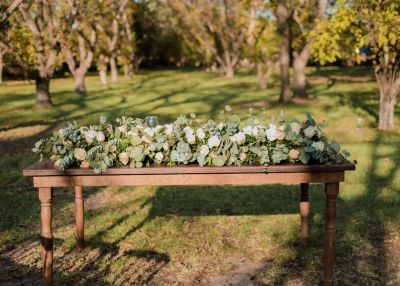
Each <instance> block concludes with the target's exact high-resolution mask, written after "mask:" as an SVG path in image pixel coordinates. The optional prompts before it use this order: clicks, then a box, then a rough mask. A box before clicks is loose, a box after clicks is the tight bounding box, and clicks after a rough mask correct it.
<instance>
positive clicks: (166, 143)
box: [162, 142, 169, 151]
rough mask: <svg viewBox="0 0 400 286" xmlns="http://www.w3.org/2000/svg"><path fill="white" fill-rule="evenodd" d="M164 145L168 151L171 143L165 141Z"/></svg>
mask: <svg viewBox="0 0 400 286" xmlns="http://www.w3.org/2000/svg"><path fill="white" fill-rule="evenodd" d="M162 147H163V149H164V150H165V151H167V150H168V149H169V144H168V142H164V143H163V145H162Z"/></svg>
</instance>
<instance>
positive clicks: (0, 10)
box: [0, 0, 22, 84]
mask: <svg viewBox="0 0 400 286" xmlns="http://www.w3.org/2000/svg"><path fill="white" fill-rule="evenodd" d="M8 2H10V1H4V2H2V3H0V84H2V83H3V70H4V56H5V54H6V52H7V51H11V49H10V45H9V42H10V31H11V24H10V22H9V21H8V20H9V17H10V16H11V15H12V14H13V13H14V12H15V10H17V9H18V7H19V5H20V4H21V3H22V0H13V1H11V2H10V3H8ZM7 4H8V5H7Z"/></svg>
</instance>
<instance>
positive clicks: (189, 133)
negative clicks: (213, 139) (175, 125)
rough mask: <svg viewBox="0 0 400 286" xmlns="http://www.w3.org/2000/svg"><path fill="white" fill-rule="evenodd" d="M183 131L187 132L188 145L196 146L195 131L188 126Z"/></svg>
mask: <svg viewBox="0 0 400 286" xmlns="http://www.w3.org/2000/svg"><path fill="white" fill-rule="evenodd" d="M183 131H184V132H185V137H186V140H187V142H188V143H190V144H194V143H195V142H196V136H194V130H193V129H192V128H190V127H189V126H186V127H185V128H184V129H183Z"/></svg>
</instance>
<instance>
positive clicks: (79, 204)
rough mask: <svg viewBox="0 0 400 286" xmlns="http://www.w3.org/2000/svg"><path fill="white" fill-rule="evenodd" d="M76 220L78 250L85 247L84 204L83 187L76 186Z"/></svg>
mask: <svg viewBox="0 0 400 286" xmlns="http://www.w3.org/2000/svg"><path fill="white" fill-rule="evenodd" d="M75 222H76V242H77V248H78V250H83V249H84V248H85V234H84V224H85V221H84V206H83V187H82V186H76V187H75Z"/></svg>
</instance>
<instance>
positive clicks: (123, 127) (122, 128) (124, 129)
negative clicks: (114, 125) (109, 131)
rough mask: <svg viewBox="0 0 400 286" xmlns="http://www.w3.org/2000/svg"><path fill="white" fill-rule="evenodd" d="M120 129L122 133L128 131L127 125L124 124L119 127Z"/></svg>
mask: <svg viewBox="0 0 400 286" xmlns="http://www.w3.org/2000/svg"><path fill="white" fill-rule="evenodd" d="M118 130H119V131H120V132H122V133H125V132H126V127H125V126H124V125H122V126H120V127H118Z"/></svg>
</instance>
